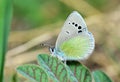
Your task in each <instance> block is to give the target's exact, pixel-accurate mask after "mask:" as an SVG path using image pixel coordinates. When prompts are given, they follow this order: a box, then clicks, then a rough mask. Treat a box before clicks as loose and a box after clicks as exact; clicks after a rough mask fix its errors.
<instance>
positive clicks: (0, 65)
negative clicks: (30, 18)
mask: <svg viewBox="0 0 120 82" xmlns="http://www.w3.org/2000/svg"><path fill="white" fill-rule="evenodd" d="M11 19H12V0H0V82H3V72H4V61H5V54H6V50H7V43H8V35H9V29H10V25H11Z"/></svg>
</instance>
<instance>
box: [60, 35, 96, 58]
mask: <svg viewBox="0 0 120 82" xmlns="http://www.w3.org/2000/svg"><path fill="white" fill-rule="evenodd" d="M93 49H94V38H93V36H92V34H91V33H89V34H83V35H81V36H76V37H73V38H71V39H69V40H66V41H64V42H63V43H62V44H61V45H60V50H61V51H62V52H63V53H64V57H63V58H64V59H67V60H77V59H80V60H83V59H86V58H88V57H89V55H90V54H91V53H92V51H93Z"/></svg>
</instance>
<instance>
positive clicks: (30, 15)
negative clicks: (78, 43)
mask: <svg viewBox="0 0 120 82" xmlns="http://www.w3.org/2000/svg"><path fill="white" fill-rule="evenodd" d="M71 10H72V9H70V8H68V7H67V6H65V5H64V4H62V3H61V2H59V1H57V0H48V1H45V0H14V14H15V17H16V18H18V19H20V20H21V21H24V22H25V23H28V24H30V25H29V26H30V27H36V26H39V25H45V24H50V23H53V22H56V21H58V20H60V19H63V18H65V17H66V16H67V15H68V13H69V12H70V11H71ZM21 21H20V22H21Z"/></svg>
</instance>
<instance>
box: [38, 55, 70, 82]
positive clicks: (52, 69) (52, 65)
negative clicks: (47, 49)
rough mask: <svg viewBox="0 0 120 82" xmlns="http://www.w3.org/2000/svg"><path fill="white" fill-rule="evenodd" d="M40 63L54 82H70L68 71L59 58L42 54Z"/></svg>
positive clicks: (39, 58) (39, 59)
mask: <svg viewBox="0 0 120 82" xmlns="http://www.w3.org/2000/svg"><path fill="white" fill-rule="evenodd" d="M38 63H39V64H40V66H41V67H43V69H44V70H45V71H46V72H47V74H48V75H49V77H50V80H52V81H53V82H68V75H67V69H66V67H65V65H64V64H63V63H62V62H61V61H60V60H58V58H56V57H52V56H48V55H46V54H41V55H38Z"/></svg>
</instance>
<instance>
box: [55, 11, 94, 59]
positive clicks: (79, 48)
mask: <svg viewBox="0 0 120 82" xmlns="http://www.w3.org/2000/svg"><path fill="white" fill-rule="evenodd" d="M91 45H92V47H91V48H90V46H91ZM89 49H91V51H90V50H89ZM93 49H94V38H93V36H92V34H91V33H89V32H88V30H87V26H86V23H85V21H84V20H83V18H82V16H81V15H80V14H79V13H78V12H76V11H74V12H72V13H71V14H70V15H69V16H68V18H67V20H66V21H65V23H64V25H63V28H62V30H61V32H60V34H59V36H58V38H57V41H56V46H55V50H56V51H60V52H63V53H64V55H63V56H64V57H65V58H66V59H76V58H79V59H80V57H81V58H82V57H83V56H84V57H85V56H87V55H86V53H90V52H92V50H93ZM85 52H86V53H85ZM70 53H71V54H70ZM56 55H59V54H56Z"/></svg>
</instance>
